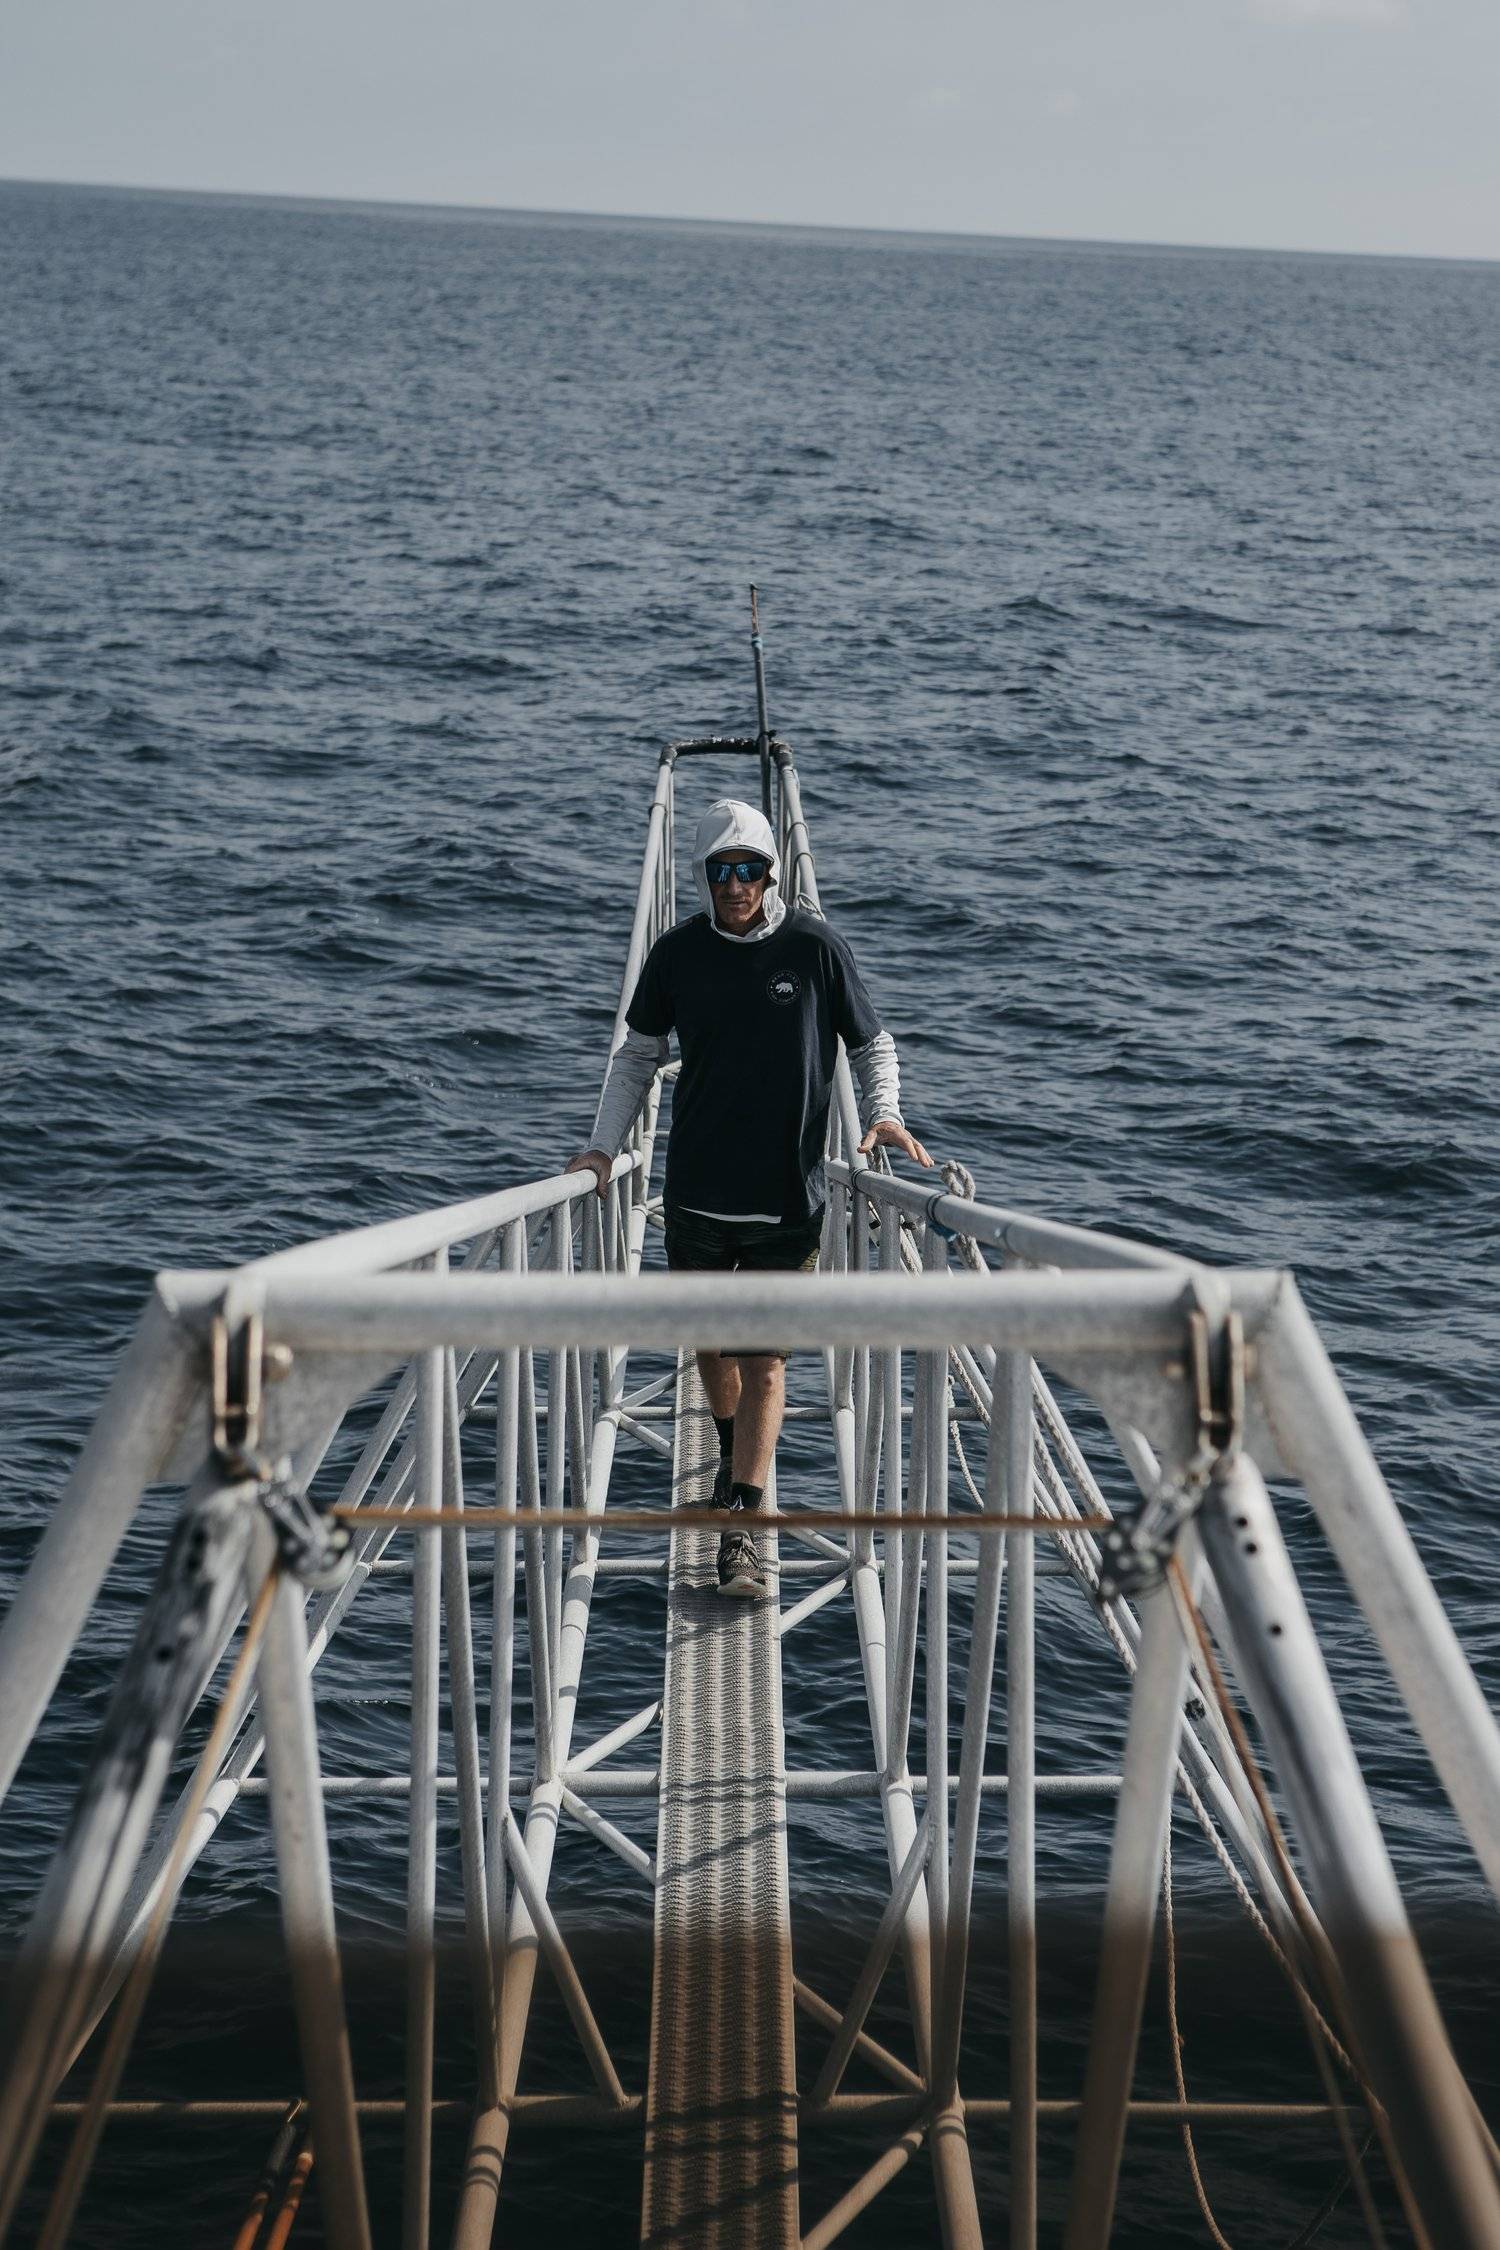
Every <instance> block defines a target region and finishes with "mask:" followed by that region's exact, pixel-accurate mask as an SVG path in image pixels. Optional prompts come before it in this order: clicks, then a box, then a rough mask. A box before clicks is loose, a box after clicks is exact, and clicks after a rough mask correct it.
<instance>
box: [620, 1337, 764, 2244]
mask: <svg viewBox="0 0 1500 2250" xmlns="http://www.w3.org/2000/svg"><path fill="white" fill-rule="evenodd" d="M717 1458H718V1441H717V1438H716V1435H715V1432H714V1425H713V1420H712V1417H711V1416H710V1414H709V1411H708V1402H707V1400H706V1398H705V1396H704V1392H703V1386H702V1383H701V1380H700V1378H699V1375H698V1369H697V1364H696V1362H695V1360H694V1358H693V1355H692V1354H691V1353H690V1352H684V1353H683V1355H682V1357H681V1360H680V1361H679V1365H678V1376H677V1423H676V1445H675V1448H674V1453H673V1465H672V1466H673V1498H674V1503H675V1504H676V1505H679V1506H682V1505H702V1504H703V1502H705V1501H706V1500H707V1499H708V1498H709V1494H710V1490H711V1478H712V1473H713V1469H714V1466H715V1463H716V1461H717ZM757 1543H758V1544H759V1545H760V1546H761V1550H762V1554H763V1555H764V1557H765V1559H766V1560H767V1561H768V1562H772V1563H774V1561H775V1559H776V1541H775V1537H774V1534H771V1533H769V1532H768V1533H766V1534H765V1536H764V1538H762V1539H759V1540H758V1542H757ZM717 1548H718V1540H717V1537H716V1535H715V1534H714V1533H713V1532H711V1531H705V1532H688V1533H684V1534H682V1535H681V1536H680V1537H678V1538H677V1539H674V1540H673V1542H672V1562H671V1572H670V1577H669V1580H668V1595H667V1670H666V1687H665V1691H664V1696H663V1705H662V1759H661V1816H660V1827H659V1831H658V1838H657V1862H656V1864H657V1878H656V1964H655V1975H654V1978H653V1983H652V1994H651V2074H650V2083H649V2086H648V2090H647V2095H646V2176H645V2193H644V2198H643V2203H642V2211H641V2240H642V2242H643V2243H645V2244H649V2245H651V2246H652V2250H657V2246H664V2245H666V2244H669V2243H670V2244H673V2245H692V2246H693V2250H739V2246H744V2250H750V2246H752V2245H754V2246H756V2250H762V2246H763V2250H776V2246H777V2245H782V2244H785V2245H787V2246H788V2250H795V2245H796V2244H797V2242H798V2241H799V2239H800V2232H799V2225H798V2213H797V2075H796V2055H795V2046H794V2037H793V2021H792V2006H793V2003H792V1948H791V1928H790V1920H789V1908H788V1885H787V1853H786V1753H785V1743H784V1740H783V1736H782V1726H781V1644H780V1641H779V1639H778V1637H777V1631H776V1627H777V1620H778V1616H779V1605H778V1603H777V1601H776V1598H775V1595H774V1592H773V1593H772V1594H771V1595H770V1596H768V1597H767V1598H766V1599H765V1600H764V1601H758V1602H743V1601H725V1600H723V1599H722V1598H721V1596H720V1595H719V1593H718V1592H717V1589H716V1586H715V1579H714V1563H715V1557H716V1553H717ZM774 1583H775V1581H774V1579H773V1581H772V1584H773V1587H774Z"/></svg>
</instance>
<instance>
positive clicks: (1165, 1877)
mask: <svg viewBox="0 0 1500 2250" xmlns="http://www.w3.org/2000/svg"><path fill="white" fill-rule="evenodd" d="M1161 1891H1162V1927H1163V1932H1164V1934H1165V1937H1166V1954H1167V2025H1168V2028H1169V2030H1170V2032H1171V2035H1172V2083H1173V2085H1174V2086H1175V2087H1176V2088H1177V2099H1178V2100H1179V2101H1180V2102H1181V2103H1182V2105H1183V2107H1184V2109H1185V2108H1186V2107H1187V2098H1188V2095H1187V2079H1186V2077H1185V2076H1184V2074H1183V2068H1182V2027H1181V2025H1180V2024H1179V2023H1178V2020H1177V1931H1176V1925H1175V1921H1174V1918H1173V1913H1172V1828H1171V1823H1170V1822H1168V1824H1167V1835H1166V1842H1165V1846H1164V1848H1163V1852H1162V1863H1161ZM1182 2146H1183V2152H1184V2154H1185V2155H1186V2157H1187V2163H1188V2171H1189V2173H1190V2175H1191V2177H1192V2182H1193V2193H1194V2195H1196V2196H1197V2198H1198V2208H1199V2210H1200V2211H1201V2212H1202V2214H1203V2223H1204V2225H1205V2226H1206V2227H1207V2229H1208V2231H1209V2233H1210V2235H1211V2236H1212V2237H1213V2240H1214V2242H1215V2244H1216V2245H1217V2250H1234V2245H1233V2244H1232V2243H1231V2242H1230V2241H1229V2240H1228V2238H1227V2237H1226V2235H1225V2234H1224V2231H1223V2229H1222V2227H1221V2226H1220V2225H1219V2222H1218V2220H1217V2219H1216V2218H1215V2217H1214V2212H1213V2205H1212V2204H1211V2203H1210V2202H1209V2200H1208V2190H1207V2188H1206V2187H1205V2186H1204V2185H1203V2174H1202V2172H1201V2171H1200V2170H1199V2169H1198V2150H1197V2147H1196V2145H1195V2144H1194V2141H1193V2127H1192V2121H1191V2119H1189V2118H1187V2117H1184V2118H1183V2120H1182Z"/></svg>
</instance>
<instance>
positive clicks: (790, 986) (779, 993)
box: [766, 969, 802, 1008]
mask: <svg viewBox="0 0 1500 2250" xmlns="http://www.w3.org/2000/svg"><path fill="white" fill-rule="evenodd" d="M766 990H767V992H768V993H769V994H770V996H771V998H772V999H773V1000H776V1001H779V1002H780V1004H781V1006H782V1007H784V1008H785V1007H790V1005H791V1003H792V1002H793V1001H794V1000H795V999H796V997H797V995H798V993H799V992H800V991H801V990H802V979H801V978H800V977H799V976H798V974H797V972H796V970H795V969H778V970H777V971H776V974H775V976H774V977H772V978H771V980H770V982H769V983H768V984H767V986H766Z"/></svg>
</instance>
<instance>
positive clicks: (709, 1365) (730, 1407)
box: [698, 1352, 740, 1414]
mask: <svg viewBox="0 0 1500 2250" xmlns="http://www.w3.org/2000/svg"><path fill="white" fill-rule="evenodd" d="M698 1373H699V1374H700V1375H701V1376H702V1377H703V1388H704V1390H705V1391H706V1392H707V1393H708V1410H709V1412H710V1414H733V1413H734V1412H735V1410H736V1409H737V1408H738V1406H739V1403H740V1363H739V1361H738V1360H737V1359H725V1358H724V1356H723V1354H722V1353H721V1352H700V1353H699V1354H698Z"/></svg>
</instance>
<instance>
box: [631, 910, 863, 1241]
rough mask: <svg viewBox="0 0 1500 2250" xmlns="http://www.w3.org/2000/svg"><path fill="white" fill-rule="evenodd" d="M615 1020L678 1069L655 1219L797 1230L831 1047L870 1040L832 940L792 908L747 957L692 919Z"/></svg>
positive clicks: (829, 1079)
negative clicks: (748, 1222)
mask: <svg viewBox="0 0 1500 2250" xmlns="http://www.w3.org/2000/svg"><path fill="white" fill-rule="evenodd" d="M625 1021H626V1022H627V1023H628V1024H629V1025H630V1027H631V1029H632V1030H633V1031H641V1032H644V1033H646V1034H647V1036H648V1037H651V1038H661V1037H662V1036H663V1035H664V1034H665V1033H667V1032H669V1031H675V1032H676V1034H677V1045H678V1049H679V1051H680V1053H681V1056H682V1069H681V1071H680V1072H679V1074H678V1079H677V1091H676V1094H675V1096H674V1097H673V1103H672V1132H671V1138H670V1140H669V1141H668V1143H667V1179H666V1189H665V1197H664V1200H665V1203H666V1206H667V1208H668V1209H669V1210H678V1211H713V1212H716V1213H718V1214H719V1215H720V1216H722V1217H726V1218H769V1219H783V1220H789V1221H795V1220H801V1219H810V1218H811V1217H812V1216H813V1215H814V1213H815V1212H816V1211H817V1210H818V1209H819V1208H820V1207H821V1205H822V1202H823V1198H824V1195H825V1192H826V1190H825V1186H824V1179H823V1142H824V1136H825V1134H826V1132H827V1130H828V1105H829V1101H830V1099H831V1097H832V1093H833V1072H834V1065H835V1063H836V1062H837V1059H838V1042H839V1040H840V1039H842V1040H843V1042H844V1045H845V1046H846V1047H849V1048H859V1047H866V1046H868V1045H869V1043H870V1041H871V1040H872V1039H874V1038H876V1037H877V1036H878V1034H879V1031H880V1018H879V1017H878V1016H877V1015H876V1013H875V1010H874V1008H873V1007H872V1006H871V1004H870V997H869V994H868V993H867V992H866V991H865V988H864V986H863V985H862V984H861V983H860V980H859V972H858V970H857V969H856V968H855V966H854V962H853V959H852V958H851V956H850V952H849V948H848V947H847V946H846V945H845V944H844V942H843V940H842V938H838V937H835V935H834V933H833V931H832V930H830V929H829V927H828V925H827V923H826V922H825V921H823V920H822V918H821V916H819V915H816V914H809V913H808V912H807V911H806V910H805V909H804V908H802V907H795V906H794V907H792V908H791V909H790V911H789V912H788V913H787V915H786V917H785V919H784V920H783V921H782V923H781V925H780V927H779V928H778V929H777V930H775V931H773V933H772V934H771V936H770V937H768V938H763V939H761V940H760V941H759V942H758V943H756V944H754V945H736V944H732V943H730V942H729V941H728V940H726V939H724V938H722V937H720V936H719V934H718V932H717V931H716V930H715V929H714V928H713V927H712V925H711V924H710V922H709V919H708V916H707V915H706V914H695V915H694V916H693V917H692V919H691V921H688V922H679V923H678V924H677V925H676V927H675V928H674V929H670V930H668V931H667V933H666V935H665V936H664V937H660V938H658V939H657V941H656V943H655V945H653V946H652V948H651V951H650V952H649V954H648V955H647V956H646V964H645V967H644V968H643V969H642V970H641V975H640V982H639V983H638V984H637V986H636V988H635V991H634V993H633V995H632V996H631V1001H630V1006H629V1007H628V1008H627V1009H626V1011H625Z"/></svg>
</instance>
